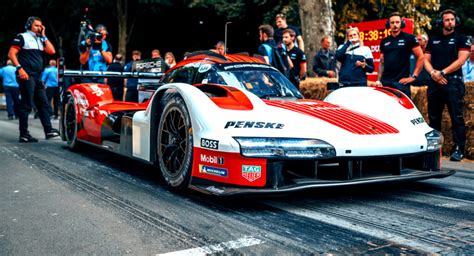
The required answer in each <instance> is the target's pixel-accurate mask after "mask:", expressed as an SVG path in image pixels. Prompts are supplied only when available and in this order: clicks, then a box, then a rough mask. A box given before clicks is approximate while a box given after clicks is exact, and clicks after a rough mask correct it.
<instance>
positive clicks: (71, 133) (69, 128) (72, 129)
mask: <svg viewBox="0 0 474 256" xmlns="http://www.w3.org/2000/svg"><path fill="white" fill-rule="evenodd" d="M64 123H65V125H64V128H65V130H66V138H67V140H68V141H70V142H71V141H73V140H74V139H75V136H76V127H77V125H76V110H75V109H74V105H73V104H71V103H70V102H68V104H67V107H66V118H64Z"/></svg>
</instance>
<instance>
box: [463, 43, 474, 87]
mask: <svg viewBox="0 0 474 256" xmlns="http://www.w3.org/2000/svg"><path fill="white" fill-rule="evenodd" d="M471 41H472V39H471ZM462 77H463V79H464V82H473V81H474V44H471V53H470V55H469V59H467V61H466V63H464V65H462Z"/></svg>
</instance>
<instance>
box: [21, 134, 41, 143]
mask: <svg viewBox="0 0 474 256" xmlns="http://www.w3.org/2000/svg"><path fill="white" fill-rule="evenodd" d="M18 141H19V142H22V143H28V142H38V139H37V138H35V137H33V136H31V135H30V134H29V133H27V134H25V135H21V136H20V138H19V139H18Z"/></svg>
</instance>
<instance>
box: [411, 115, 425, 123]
mask: <svg viewBox="0 0 474 256" xmlns="http://www.w3.org/2000/svg"><path fill="white" fill-rule="evenodd" d="M410 122H411V123H412V124H413V125H417V124H422V123H424V122H425V119H423V117H417V118H415V119H412V120H410Z"/></svg>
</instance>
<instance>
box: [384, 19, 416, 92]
mask: <svg viewBox="0 0 474 256" xmlns="http://www.w3.org/2000/svg"><path fill="white" fill-rule="evenodd" d="M387 23H388V24H387V25H386V27H387V28H390V30H391V34H390V35H389V36H388V37H386V38H384V39H382V41H381V42H380V66H379V79H378V81H377V84H378V85H383V86H388V87H392V88H395V89H397V90H400V91H402V92H403V93H405V94H406V95H407V96H408V97H411V92H410V84H411V83H413V81H415V79H416V78H417V77H418V75H419V74H420V72H421V69H422V67H423V50H422V49H421V47H420V45H419V43H418V40H416V38H415V36H413V35H410V34H408V33H405V32H403V31H402V30H401V29H402V28H404V27H405V25H404V24H405V22H404V21H403V20H402V16H401V15H400V13H398V12H394V13H392V14H390V16H389V18H388V21H387ZM412 53H413V55H414V56H415V58H416V66H415V70H414V71H413V74H411V75H410V55H411V54H412Z"/></svg>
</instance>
